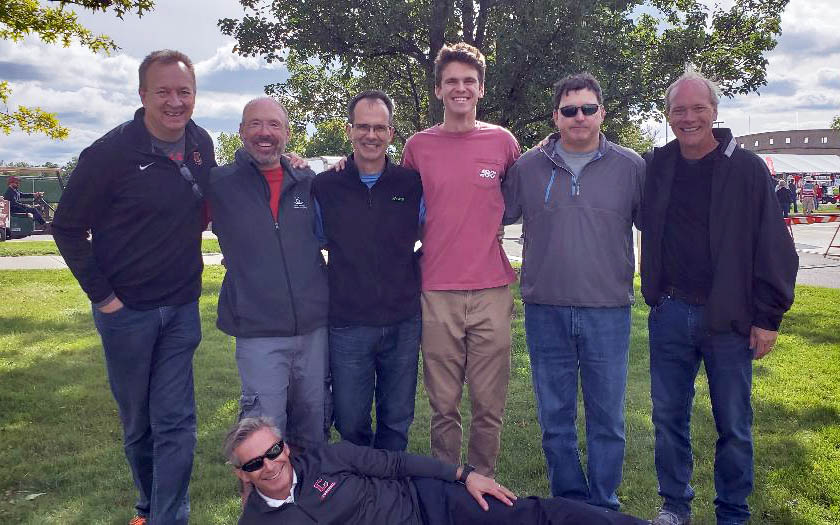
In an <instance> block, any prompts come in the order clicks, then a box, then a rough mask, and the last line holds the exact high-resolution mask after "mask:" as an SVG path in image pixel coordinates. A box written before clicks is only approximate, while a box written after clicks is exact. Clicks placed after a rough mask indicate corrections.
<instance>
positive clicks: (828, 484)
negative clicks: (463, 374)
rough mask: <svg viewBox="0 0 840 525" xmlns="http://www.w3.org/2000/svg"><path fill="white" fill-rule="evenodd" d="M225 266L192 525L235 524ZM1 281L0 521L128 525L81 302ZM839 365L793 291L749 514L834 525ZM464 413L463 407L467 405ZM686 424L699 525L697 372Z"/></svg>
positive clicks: (530, 404) (770, 361)
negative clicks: (228, 455) (223, 322)
mask: <svg viewBox="0 0 840 525" xmlns="http://www.w3.org/2000/svg"><path fill="white" fill-rule="evenodd" d="M223 270H224V269H223V268H221V267H219V266H214V267H208V268H207V269H206V270H205V284H204V295H203V297H202V302H201V313H202V316H203V324H204V339H203V341H202V343H201V346H200V347H199V349H198V351H197V353H196V357H195V380H196V381H195V384H196V399H197V403H198V417H199V420H198V421H199V426H198V447H197V450H196V457H195V468H194V472H193V480H192V484H191V487H190V492H191V496H192V522H193V523H197V524H215V523H219V524H222V523H235V521H236V516H237V511H238V497H237V495H236V494H235V488H234V487H235V483H234V479H233V477H232V475H231V474H230V472H229V470H228V468H227V467H226V466H225V465H224V462H223V459H222V458H221V456H220V453H219V448H220V443H221V440H222V437H223V435H224V432H225V430H226V428H227V427H228V425H229V424H231V423H232V422H233V420H234V418H235V417H236V413H237V398H238V390H239V381H238V378H237V373H236V365H235V362H234V357H233V343H232V340H231V339H230V338H228V337H227V336H224V335H223V334H221V333H220V332H219V331H218V330H217V329H216V328H215V326H214V321H215V304H216V300H217V298H218V292H219V286H220V283H221V278H222V276H223ZM0 289H3V290H5V292H6V295H5V297H6V299H5V300H4V301H0V523H2V524H7V523H14V524H17V523H24V524H42V523H62V524H83V523H84V524H94V523H115V524H125V523H127V521H128V518H129V517H130V515H131V511H132V507H133V503H134V490H133V485H132V482H131V476H130V474H129V471H128V467H127V465H126V463H125V459H124V457H123V453H122V444H121V440H122V437H121V431H120V425H119V420H118V417H117V411H116V406H115V404H114V401H113V399H112V398H111V394H110V391H109V389H108V384H107V380H106V377H105V370H104V365H103V359H102V351H101V348H100V346H99V339H98V337H97V335H96V332H95V330H94V328H93V323H92V320H91V316H90V306H89V304H88V303H87V301H86V300H85V297H84V295H83V294H82V292H81V291H80V290H79V287H78V285H77V284H76V282H75V281H74V280H73V278H72V277H71V275H70V273H69V272H68V271H66V270H33V271H18V272H5V273H3V274H2V275H0ZM646 317H647V308H646V307H645V306H643V305H639V306H636V307H634V308H633V332H632V343H631V345H632V346H631V356H630V371H629V381H628V391H627V454H626V461H625V468H624V482H623V484H622V487H621V491H620V498H621V500H622V502H623V504H624V510H626V511H627V512H630V513H633V514H637V515H639V516H642V517H650V516H651V515H652V513H653V512H654V511H655V509H656V508H657V506H658V504H659V500H658V497H657V495H656V476H655V474H654V468H653V431H652V426H651V422H650V399H649V391H650V379H649V376H648V355H647V328H646ZM513 327H514V338H513V340H514V345H513V356H512V359H513V367H512V375H511V383H510V392H509V394H508V399H507V413H506V417H505V427H504V431H503V433H502V454H501V458H500V460H499V468H498V471H499V474H498V477H499V480H500V481H501V482H502V483H505V484H507V485H508V486H509V487H511V488H512V489H514V490H515V491H516V492H517V493H520V494H536V495H542V496H545V495H547V494H548V484H547V481H546V474H545V466H544V462H543V456H542V449H541V446H540V430H539V426H538V424H537V420H536V415H535V412H534V400H533V394H532V389H531V378H530V366H529V360H528V353H527V350H526V348H525V337H524V332H523V322H522V306H521V303H517V309H516V318H515V319H514V321H513ZM839 362H840V291H838V290H829V289H823V288H815V287H806V286H800V287H797V300H796V304H795V306H794V308H793V310H792V312H790V314H789V315H788V316H787V317H786V320H785V322H784V324H783V327H782V333H781V335H780V337H779V342H778V345H777V348H776V349H775V350H774V352H773V353H772V354H770V356H769V357H767V358H766V359H764V360H762V361H760V362H758V363H757V364H756V365H755V386H754V390H753V403H754V407H755V427H754V428H755V438H756V439H755V449H756V450H755V453H756V490H755V492H754V494H753V496H752V497H751V499H750V503H751V506H752V509H753V513H754V516H755V518H754V520H753V523H761V524H788V523H790V524H831V523H834V524H840V518H838V515H840V365H838V363H839ZM418 390H419V392H418V396H417V397H418V400H417V416H416V421H415V425H414V426H413V427H412V431H411V440H410V450H412V451H414V452H419V453H428V451H429V443H428V439H429V438H428V432H429V430H428V425H429V409H428V402H427V400H426V397H425V393H424V392H423V389H422V382H421V386H420V388H419V389H418ZM464 412H465V413H468V412H469V409H468V406H467V404H466V403H465V404H464ZM581 412H582V407H581ZM467 431H468V428H465V433H466V432H467ZM692 432H693V438H694V445H695V461H696V463H695V471H694V486H695V489H696V492H697V498H696V500H695V507H694V509H695V517H696V519H695V523H697V524H700V525H703V524H710V523H713V522H714V521H713V520H714V514H713V505H712V501H713V499H714V486H713V469H712V466H713V458H714V443H715V439H716V433H715V430H714V422H713V420H712V416H711V412H710V408H709V400H708V390H707V388H706V382H705V377H703V375H702V372H701V375H700V377H699V378H698V381H697V400H696V403H695V409H694V417H693V428H692ZM580 434H581V438H582V437H583V431H582V428H581V431H580ZM581 446H582V447H583V446H585V445H584V443H583V441H581ZM36 494H42V495H40V496H35V495H36ZM33 496H35V497H33ZM28 498H31V499H28Z"/></svg>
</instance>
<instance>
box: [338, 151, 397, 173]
mask: <svg viewBox="0 0 840 525" xmlns="http://www.w3.org/2000/svg"><path fill="white" fill-rule="evenodd" d="M353 156H354V154H353V153H351V154H350V155H349V156H348V157H347V162H346V163H345V164H344V169H343V170H342V171H343V172H345V173H347V174H348V175H351V176H353V177H355V178H357V179H358V178H359V175H360V174H359V167H358V166H357V165H356V161H355V160H354V158H353ZM391 164H392V162H391V158H390V157H388V155H385V166H383V167H382V174H381V176H380V178H381V177H384V176H385V174H386V173H388V169H389V168H390V167H391Z"/></svg>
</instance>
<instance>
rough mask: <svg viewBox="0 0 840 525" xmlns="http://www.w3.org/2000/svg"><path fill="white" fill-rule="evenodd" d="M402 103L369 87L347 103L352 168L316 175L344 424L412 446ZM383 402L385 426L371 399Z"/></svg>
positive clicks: (408, 178)
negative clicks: (396, 118)
mask: <svg viewBox="0 0 840 525" xmlns="http://www.w3.org/2000/svg"><path fill="white" fill-rule="evenodd" d="M393 112H394V104H393V102H392V101H391V97H389V96H388V95H386V94H385V93H384V92H382V91H379V90H370V91H363V92H361V93H359V94H358V95H356V96H355V97H353V99H352V100H351V101H350V104H349V105H348V108H347V117H348V121H349V123H348V124H347V135H348V137H349V138H350V142H351V143H352V144H353V154H352V155H350V156H349V157H348V158H347V159H346V161H345V163H344V167H343V169H341V170H339V171H335V170H327V171H325V172H323V173H321V174H319V175H318V176H316V177H315V182H314V183H313V186H312V187H313V191H314V194H315V199H316V200H315V204H316V210H317V212H318V230H319V232H320V235H321V237H322V239H321V242H322V244H323V245H324V247H325V248H326V249H327V250H328V251H329V264H328V266H327V273H328V276H329V288H330V308H329V318H330V371H331V375H332V389H333V400H334V409H335V410H334V414H335V427H336V429H337V430H338V432H339V433H340V434H341V437H342V439H344V440H345V441H350V442H351V443H354V444H356V445H363V446H373V447H376V448H384V449H389V450H405V448H406V445H407V444H408V429H409V427H410V426H411V422H412V421H413V420H414V397H415V393H416V388H417V361H418V357H419V352H420V270H419V268H418V265H417V256H416V255H415V253H414V245H415V243H416V242H417V240H418V239H419V238H420V220H421V213H422V210H423V207H422V206H423V205H422V198H423V187H422V186H421V184H420V175H419V174H418V173H417V172H416V171H414V170H411V169H408V168H405V167H402V166H399V165H395V164H393V163H392V162H391V160H390V159H389V158H388V156H387V155H386V152H387V149H388V146H389V145H390V144H391V139H392V138H393V136H394V128H393V127H392V122H393ZM374 394H375V399H376V432H375V433H374V432H373V431H371V416H370V411H371V402H372V401H373V400H374Z"/></svg>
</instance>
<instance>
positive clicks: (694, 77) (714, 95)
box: [665, 65, 720, 115]
mask: <svg viewBox="0 0 840 525" xmlns="http://www.w3.org/2000/svg"><path fill="white" fill-rule="evenodd" d="M688 81H695V82H700V83H702V84H703V85H704V86H706V88H707V89H708V90H709V102H710V103H711V104H712V108H713V109H715V110H717V107H718V100H719V99H720V87H719V86H718V85H717V84H716V83H715V82H714V81H712V80H710V79H708V78H706V77H705V76H703V75H702V74H700V73H699V72H698V71H697V70H696V69H694V68H693V67H691V65H686V66H685V73H683V74H682V75H681V76H680V78H678V79H676V80H675V81H674V82H673V83H672V84H671V85H670V86H668V88H667V89H666V90H665V114H666V115H667V114H668V113H670V112H671V95H672V94H673V92H674V90H676V89H677V87H678V86H679V85H680V84H682V83H683V82H688Z"/></svg>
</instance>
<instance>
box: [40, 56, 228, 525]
mask: <svg viewBox="0 0 840 525" xmlns="http://www.w3.org/2000/svg"><path fill="white" fill-rule="evenodd" d="M139 77H140V88H139V94H140V100H141V101H142V103H143V107H142V108H140V109H138V110H137V112H136V113H135V114H134V119H133V120H131V121H128V122H126V123H124V124H120V125H119V126H117V127H116V128H114V129H113V130H111V131H110V132H108V133H107V134H106V135H105V136H104V137H102V138H100V139H99V140H97V141H96V142H94V143H93V144H92V145H91V146H89V147H88V148H86V149H85V150H84V151H82V153H81V154H80V155H79V163H78V165H77V166H76V169H75V170H73V176H72V177H70V182H69V183H68V185H67V188H66V189H65V190H64V193H63V195H62V196H61V201H60V202H59V205H58V209H57V210H56V215H55V220H54V222H53V235H54V237H55V241H56V244H57V245H58V249H59V250H60V251H61V255H62V256H63V257H64V260H65V261H66V262H67V266H68V267H69V268H70V271H71V272H73V275H74V276H75V277H76V279H77V280H78V281H79V284H80V285H81V287H82V289H83V290H84V291H85V293H86V294H87V295H88V297H89V298H90V301H91V303H92V308H93V319H94V322H95V324H96V328H97V330H98V331H99V334H100V336H101V338H102V346H103V349H104V352H105V363H106V366H107V369H108V380H109V382H110V385H111V392H112V393H113V395H114V398H115V399H116V402H117V407H118V408H119V413H120V419H121V421H122V424H123V433H124V448H125V455H126V458H127V459H128V463H129V466H130V467H131V471H132V474H133V476H134V484H135V486H136V487H137V490H138V492H139V497H138V500H137V504H136V510H137V517H136V518H135V519H134V520H132V523H134V524H143V523H145V522H146V520H147V519H149V520H150V521H151V522H152V523H176V524H178V523H187V521H188V518H189V499H188V490H187V488H188V486H189V480H190V473H191V471H192V463H193V450H194V448H195V431H196V420H195V397H194V392H193V369H192V358H193V353H194V352H195V349H196V347H197V346H198V344H199V341H200V340H201V322H200V319H199V314H198V298H199V295H200V294H201V272H202V268H203V264H202V259H201V232H202V230H203V229H204V226H205V222H204V216H203V213H202V210H203V208H202V199H201V194H200V190H199V189H198V186H197V185H196V184H195V181H194V178H193V177H198V176H200V175H202V174H206V173H207V172H208V171H209V170H210V168H212V167H213V166H215V165H216V162H215V159H214V155H213V142H212V140H211V139H210V136H209V135H208V134H207V132H206V131H204V130H203V129H202V128H200V127H198V126H196V125H195V123H194V122H193V121H192V120H191V119H190V117H191V116H192V112H193V107H194V105H195V73H194V71H193V65H192V62H191V61H190V59H189V58H188V57H187V56H186V55H184V54H183V53H180V52H178V51H172V50H162V51H155V52H153V53H151V54H149V55H148V56H147V57H146V58H145V59H144V60H143V62H142V63H141V64H140V70H139ZM88 232H90V240H88Z"/></svg>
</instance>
